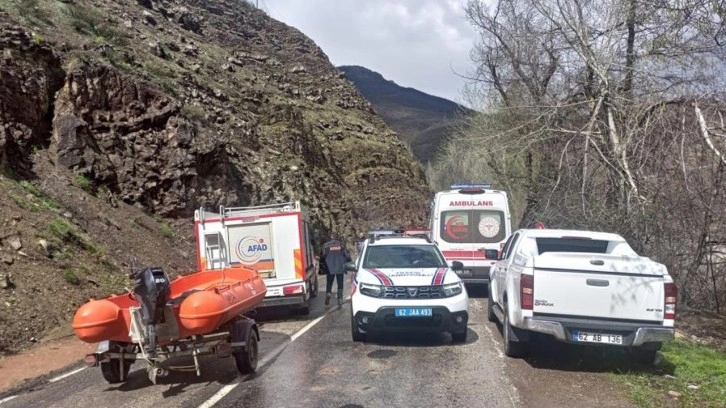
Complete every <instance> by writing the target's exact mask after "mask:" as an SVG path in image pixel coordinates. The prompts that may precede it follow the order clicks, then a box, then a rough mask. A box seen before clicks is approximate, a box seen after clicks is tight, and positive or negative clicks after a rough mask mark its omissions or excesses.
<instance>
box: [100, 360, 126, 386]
mask: <svg viewBox="0 0 726 408" xmlns="http://www.w3.org/2000/svg"><path fill="white" fill-rule="evenodd" d="M122 365H123V369H122V367H121V366H122ZM130 368H131V362H127V361H126V360H124V361H123V362H122V361H121V359H120V358H112V359H111V360H110V361H105V362H102V363H101V374H102V375H103V378H104V379H105V380H106V381H107V382H108V383H109V384H118V383H121V382H124V381H126V377H128V375H129V369H130Z"/></svg>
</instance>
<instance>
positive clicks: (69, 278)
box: [63, 269, 81, 286]
mask: <svg viewBox="0 0 726 408" xmlns="http://www.w3.org/2000/svg"><path fill="white" fill-rule="evenodd" d="M63 280H65V281H66V282H68V283H70V284H71V285H75V286H78V285H80V284H81V279H80V278H79V277H78V275H76V271H74V270H73V269H65V270H63Z"/></svg>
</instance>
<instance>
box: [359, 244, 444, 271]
mask: <svg viewBox="0 0 726 408" xmlns="http://www.w3.org/2000/svg"><path fill="white" fill-rule="evenodd" d="M445 266H447V265H446V261H445V260H444V257H443V256H442V255H441V253H440V252H439V251H438V250H437V249H436V247H435V246H434V245H375V246H370V247H368V250H367V251H366V255H365V260H364V261H363V267H364V268H441V267H445Z"/></svg>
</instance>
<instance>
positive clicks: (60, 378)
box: [0, 367, 86, 404]
mask: <svg viewBox="0 0 726 408" xmlns="http://www.w3.org/2000/svg"><path fill="white" fill-rule="evenodd" d="M85 369H86V367H81V368H77V369H75V370H73V371H69V372H67V373H65V374H61V375H59V376H57V377H53V378H51V379H50V380H48V382H49V383H54V382H56V381H60V380H62V379H64V378H68V377H70V376H72V375H73V374H78V373H80V372H81V371H83V370H85ZM17 397H18V396H17V395H11V396H9V397H6V398H3V399H1V400H0V404H3V403H5V402H8V401H10V400H13V399H15V398H17Z"/></svg>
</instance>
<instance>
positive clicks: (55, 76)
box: [0, 0, 428, 352]
mask: <svg viewBox="0 0 726 408" xmlns="http://www.w3.org/2000/svg"><path fill="white" fill-rule="evenodd" d="M0 49H2V50H3V53H2V56H1V57H0V78H2V84H3V86H2V87H0V168H1V169H2V173H3V176H0V188H1V189H2V190H3V192H4V193H7V194H3V195H2V196H1V197H0V222H1V223H3V232H2V234H1V235H0V275H1V276H0V352H2V351H3V350H12V349H16V348H18V347H22V346H24V345H27V344H28V343H29V342H30V341H31V340H37V339H39V338H42V336H43V335H44V334H47V332H48V331H49V330H50V329H52V328H55V327H59V326H61V327H67V324H68V320H69V319H70V317H71V316H72V313H73V311H74V310H75V308H76V307H77V305H78V304H79V303H80V302H82V301H83V300H84V299H85V298H86V297H88V296H102V295H105V294H108V293H110V292H111V291H118V290H120V289H122V288H123V286H124V284H125V285H128V284H129V283H128V282H127V281H126V278H125V272H126V269H125V268H126V267H127V266H128V264H129V262H130V257H131V256H132V255H134V256H137V257H138V258H139V262H140V263H141V264H158V265H161V266H164V267H166V268H167V269H169V270H170V271H171V272H172V273H174V274H176V273H187V272H189V271H191V268H192V267H193V265H194V253H193V249H192V248H193V247H192V241H193V237H192V223H191V219H190V217H191V216H192V213H193V210H194V209H195V208H198V207H200V206H205V207H211V208H216V207H217V206H219V205H228V206H229V205H255V204H262V203H269V202H276V201H281V200H295V199H301V200H303V201H304V202H305V203H307V205H308V206H309V208H310V210H311V215H312V218H313V220H314V224H315V229H316V231H315V233H316V235H317V236H318V237H321V236H322V235H324V234H326V233H328V232H330V231H334V232H337V233H338V234H341V235H342V236H344V237H349V238H352V237H353V236H354V234H355V233H356V232H357V231H360V230H362V229H363V228H366V227H367V226H369V225H371V224H376V225H379V224H411V223H415V224H419V223H421V222H422V221H423V220H424V219H425V217H426V212H425V208H426V199H427V194H428V189H427V187H426V182H425V177H424V174H423V169H422V166H421V165H420V164H419V163H418V162H417V161H416V160H415V159H414V157H413V156H412V155H411V154H410V153H409V152H408V151H407V150H406V148H405V146H404V144H403V143H402V142H401V141H400V140H398V138H397V137H396V135H395V133H393V132H392V131H391V130H389V128H388V127H387V126H386V125H385V124H384V122H383V121H382V120H381V119H380V118H378V117H377V116H376V115H375V113H374V112H373V110H372V109H371V107H370V105H369V104H368V102H367V101H366V100H365V99H363V98H362V97H361V96H360V95H359V94H358V92H357V91H356V90H355V88H354V87H353V86H351V85H350V84H349V82H348V81H346V80H345V78H344V77H343V75H342V74H341V73H340V72H339V71H337V70H336V69H335V67H333V66H332V65H331V64H330V63H329V61H328V59H327V57H326V56H325V54H324V53H323V52H322V51H321V50H320V48H318V47H317V46H316V45H315V44H314V43H313V42H312V41H311V40H310V39H308V38H307V37H305V36H303V35H302V34H301V33H300V32H299V31H297V30H295V29H293V28H290V27H288V26H286V25H284V24H282V23H280V22H277V21H275V20H272V19H270V18H268V17H267V16H266V15H265V14H264V13H263V12H261V11H259V10H257V9H255V8H254V7H252V6H250V5H249V4H247V2H245V1H241V0H240V1H237V0H219V1H203V0H187V1H175V0H164V1H156V0H115V1H113V2H109V1H101V0H97V1H95V0H73V1H58V0H0Z"/></svg>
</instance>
